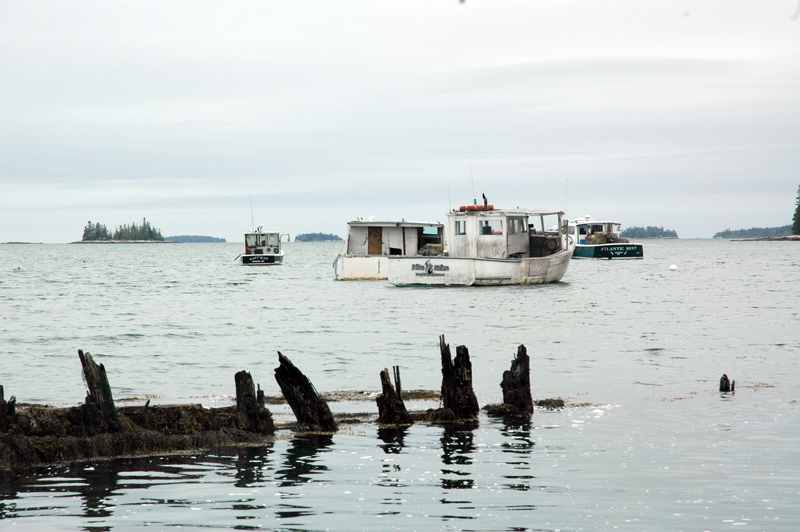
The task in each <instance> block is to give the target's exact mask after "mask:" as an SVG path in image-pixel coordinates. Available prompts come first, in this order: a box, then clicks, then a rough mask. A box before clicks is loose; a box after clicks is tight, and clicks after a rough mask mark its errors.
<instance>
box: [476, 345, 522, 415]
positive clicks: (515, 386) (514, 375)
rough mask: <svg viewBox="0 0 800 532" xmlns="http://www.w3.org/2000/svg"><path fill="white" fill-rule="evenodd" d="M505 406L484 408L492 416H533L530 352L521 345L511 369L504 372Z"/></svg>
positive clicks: (501, 384) (502, 386)
mask: <svg viewBox="0 0 800 532" xmlns="http://www.w3.org/2000/svg"><path fill="white" fill-rule="evenodd" d="M500 387H501V388H502V389H503V404H501V405H487V406H486V407H484V409H485V410H486V413H487V414H488V415H490V416H497V417H499V416H530V415H531V414H533V399H532V398H531V364H530V358H529V357H528V351H527V349H525V346H524V345H522V344H520V346H519V347H518V348H517V354H516V357H515V358H514V360H512V361H511V369H509V370H506V371H504V372H503V381H502V382H501V383H500Z"/></svg>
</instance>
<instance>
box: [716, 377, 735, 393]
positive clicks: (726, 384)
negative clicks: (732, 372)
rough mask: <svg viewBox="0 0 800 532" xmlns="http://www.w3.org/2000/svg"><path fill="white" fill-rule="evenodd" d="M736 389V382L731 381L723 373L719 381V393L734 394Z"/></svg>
mask: <svg viewBox="0 0 800 532" xmlns="http://www.w3.org/2000/svg"><path fill="white" fill-rule="evenodd" d="M735 389H736V381H731V380H729V379H728V375H726V374H725V373H723V374H722V377H721V378H720V379H719V391H721V392H732V391H734V390H735Z"/></svg>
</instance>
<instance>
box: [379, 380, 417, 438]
mask: <svg viewBox="0 0 800 532" xmlns="http://www.w3.org/2000/svg"><path fill="white" fill-rule="evenodd" d="M392 371H393V373H394V387H392V381H391V378H390V377H389V370H388V369H386V368H383V371H381V387H382V388H383V393H382V394H381V395H379V396H378V397H377V398H376V402H377V403H378V423H381V424H384V425H411V424H412V423H413V421H412V419H411V414H409V413H408V410H407V409H406V405H405V403H404V402H403V391H402V388H401V386H400V366H394V367H393V368H392Z"/></svg>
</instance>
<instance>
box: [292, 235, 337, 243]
mask: <svg viewBox="0 0 800 532" xmlns="http://www.w3.org/2000/svg"><path fill="white" fill-rule="evenodd" d="M341 239H342V237H340V236H338V235H326V234H324V233H305V234H302V235H297V236H296V237H294V241H295V242H329V241H331V240H334V241H335V240H341Z"/></svg>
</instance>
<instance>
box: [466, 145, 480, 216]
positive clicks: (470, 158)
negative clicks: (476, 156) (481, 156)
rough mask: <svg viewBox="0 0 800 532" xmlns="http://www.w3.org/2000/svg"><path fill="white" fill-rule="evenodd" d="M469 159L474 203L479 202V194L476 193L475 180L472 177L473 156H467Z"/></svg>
mask: <svg viewBox="0 0 800 532" xmlns="http://www.w3.org/2000/svg"><path fill="white" fill-rule="evenodd" d="M467 159H468V160H469V180H470V181H472V203H473V205H477V204H478V196H476V195H475V180H474V179H473V178H472V157H467Z"/></svg>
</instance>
